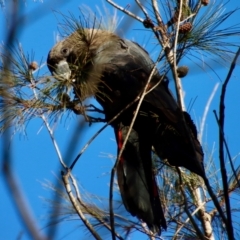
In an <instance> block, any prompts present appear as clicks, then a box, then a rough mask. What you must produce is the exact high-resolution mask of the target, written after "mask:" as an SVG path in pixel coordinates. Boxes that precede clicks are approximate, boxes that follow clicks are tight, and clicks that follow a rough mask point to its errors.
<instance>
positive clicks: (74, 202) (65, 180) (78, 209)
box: [62, 169, 102, 240]
mask: <svg viewBox="0 0 240 240" xmlns="http://www.w3.org/2000/svg"><path fill="white" fill-rule="evenodd" d="M70 175H71V170H70V169H68V170H67V172H66V173H65V174H64V172H62V180H63V183H64V186H65V189H66V191H67V194H68V196H69V199H70V201H71V203H72V205H73V207H74V209H75V210H76V212H77V214H78V216H79V217H80V219H81V220H82V222H83V223H84V225H85V226H86V227H87V229H88V230H89V232H91V233H92V235H93V236H94V237H95V239H98V240H101V239H102V238H101V237H100V236H99V234H98V233H97V232H96V231H95V229H94V228H93V226H92V225H91V223H90V222H89V221H88V220H87V219H86V218H85V216H84V214H83V212H82V210H81V207H80V205H79V204H78V201H77V200H76V198H75V196H74V195H73V192H72V189H71V185H70V183H69V180H68V179H69V176H70Z"/></svg>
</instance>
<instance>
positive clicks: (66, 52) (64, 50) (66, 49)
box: [61, 48, 69, 57]
mask: <svg viewBox="0 0 240 240" xmlns="http://www.w3.org/2000/svg"><path fill="white" fill-rule="evenodd" d="M61 53H62V55H63V56H64V57H67V56H68V55H69V50H68V48H63V49H62V50H61Z"/></svg>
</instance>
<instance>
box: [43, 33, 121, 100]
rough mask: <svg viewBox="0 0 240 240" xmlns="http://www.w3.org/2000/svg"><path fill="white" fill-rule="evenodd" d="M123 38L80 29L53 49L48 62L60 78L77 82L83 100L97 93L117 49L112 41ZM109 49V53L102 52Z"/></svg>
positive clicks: (107, 51)
mask: <svg viewBox="0 0 240 240" xmlns="http://www.w3.org/2000/svg"><path fill="white" fill-rule="evenodd" d="M118 39H119V37H118V36H117V35H115V34H113V33H111V32H108V31H103V30H100V29H78V30H77V31H75V32H74V33H72V34H71V35H70V36H69V37H67V38H66V39H65V40H62V41H60V42H59V43H57V44H56V45H55V46H54V47H53V48H52V49H51V51H50V52H49V54H48V59H47V65H48V68H49V70H50V71H51V73H52V74H53V75H55V77H56V78H57V79H59V80H61V79H65V80H66V79H67V80H68V81H69V82H70V83H72V84H75V91H76V89H77V92H78V97H79V98H80V100H82V101H83V100H85V99H86V98H87V97H90V96H93V95H96V94H97V92H98V91H99V89H98V83H99V82H100V81H101V76H102V72H103V69H104V68H105V64H106V63H108V62H109V54H108V53H110V52H112V51H114V49H113V46H111V42H113V41H114V40H118ZM102 52H105V54H99V53H102Z"/></svg>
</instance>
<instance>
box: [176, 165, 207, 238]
mask: <svg viewBox="0 0 240 240" xmlns="http://www.w3.org/2000/svg"><path fill="white" fill-rule="evenodd" d="M176 169H177V172H178V175H179V181H180V189H181V192H182V194H183V198H184V208H185V212H186V214H187V215H188V218H189V219H190V221H191V223H192V225H193V227H194V229H195V230H196V233H197V235H198V237H199V238H200V239H202V240H206V239H207V238H206V237H204V235H203V233H202V232H201V230H200V229H199V227H198V225H197V223H196V222H195V220H194V219H193V217H192V215H191V213H190V212H189V210H188V204H187V196H186V194H185V192H184V189H183V180H182V174H181V171H180V170H179V168H178V167H176Z"/></svg>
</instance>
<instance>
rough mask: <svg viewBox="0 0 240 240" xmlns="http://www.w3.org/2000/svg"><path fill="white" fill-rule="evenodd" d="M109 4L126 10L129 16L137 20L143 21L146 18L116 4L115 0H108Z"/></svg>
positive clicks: (123, 10)
mask: <svg viewBox="0 0 240 240" xmlns="http://www.w3.org/2000/svg"><path fill="white" fill-rule="evenodd" d="M106 1H107V2H108V3H109V4H111V5H112V6H113V7H115V8H116V9H118V10H120V11H122V12H124V13H125V14H127V15H128V16H129V17H132V18H134V19H135V20H137V21H139V22H141V23H143V21H144V19H142V18H140V17H139V16H137V15H135V14H134V13H132V12H130V11H128V10H127V9H125V8H123V7H121V6H119V5H118V4H116V3H115V2H113V1H111V0H106Z"/></svg>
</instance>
